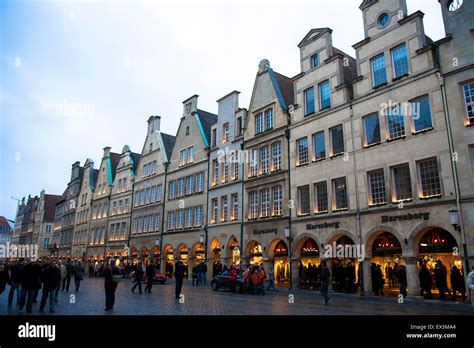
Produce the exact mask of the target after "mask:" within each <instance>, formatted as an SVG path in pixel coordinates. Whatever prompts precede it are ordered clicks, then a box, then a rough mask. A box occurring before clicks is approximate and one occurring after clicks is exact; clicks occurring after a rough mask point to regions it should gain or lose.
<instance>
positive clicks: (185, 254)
mask: <svg viewBox="0 0 474 348" xmlns="http://www.w3.org/2000/svg"><path fill="white" fill-rule="evenodd" d="M178 250H179V255H178V258H179V260H180V261H181V262H182V263H183V265H184V277H185V278H188V273H189V272H188V268H189V248H188V247H187V246H182V247H180V248H179V249H178Z"/></svg>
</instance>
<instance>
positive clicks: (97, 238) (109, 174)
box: [87, 146, 120, 262]
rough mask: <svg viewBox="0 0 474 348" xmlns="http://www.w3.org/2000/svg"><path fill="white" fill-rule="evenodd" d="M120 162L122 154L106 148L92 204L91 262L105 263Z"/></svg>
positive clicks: (89, 246)
mask: <svg viewBox="0 0 474 348" xmlns="http://www.w3.org/2000/svg"><path fill="white" fill-rule="evenodd" d="M119 161H120V154H118V153H114V152H110V147H108V146H106V147H104V153H103V156H102V161H101V163H100V167H99V173H98V176H97V182H96V185H95V190H94V191H93V193H92V200H91V203H90V205H91V208H90V209H91V210H90V211H91V215H90V223H89V227H88V235H89V245H88V246H87V260H89V261H94V262H95V261H96V260H99V261H105V256H106V255H105V244H106V240H107V231H108V217H109V206H110V196H111V193H112V187H113V183H114V179H115V174H116V171H117V165H118V163H119Z"/></svg>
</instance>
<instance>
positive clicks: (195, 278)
mask: <svg viewBox="0 0 474 348" xmlns="http://www.w3.org/2000/svg"><path fill="white" fill-rule="evenodd" d="M197 269H198V266H197V265H194V266H193V268H192V269H191V278H192V280H193V286H195V285H196V286H199V280H198V271H197Z"/></svg>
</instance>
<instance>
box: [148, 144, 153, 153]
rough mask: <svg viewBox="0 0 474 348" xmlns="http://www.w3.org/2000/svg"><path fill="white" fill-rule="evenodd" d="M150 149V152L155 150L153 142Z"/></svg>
mask: <svg viewBox="0 0 474 348" xmlns="http://www.w3.org/2000/svg"><path fill="white" fill-rule="evenodd" d="M149 150H150V152H152V151H153V143H150V149H149Z"/></svg>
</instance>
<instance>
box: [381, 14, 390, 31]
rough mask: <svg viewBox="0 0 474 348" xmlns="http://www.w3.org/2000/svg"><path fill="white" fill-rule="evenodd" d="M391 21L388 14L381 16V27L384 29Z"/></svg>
mask: <svg viewBox="0 0 474 348" xmlns="http://www.w3.org/2000/svg"><path fill="white" fill-rule="evenodd" d="M389 19H390V17H389V16H388V14H387V13H384V14H382V15H380V17H379V25H380V27H382V28H384V27H385V26H386V25H387V24H388V21H389Z"/></svg>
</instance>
